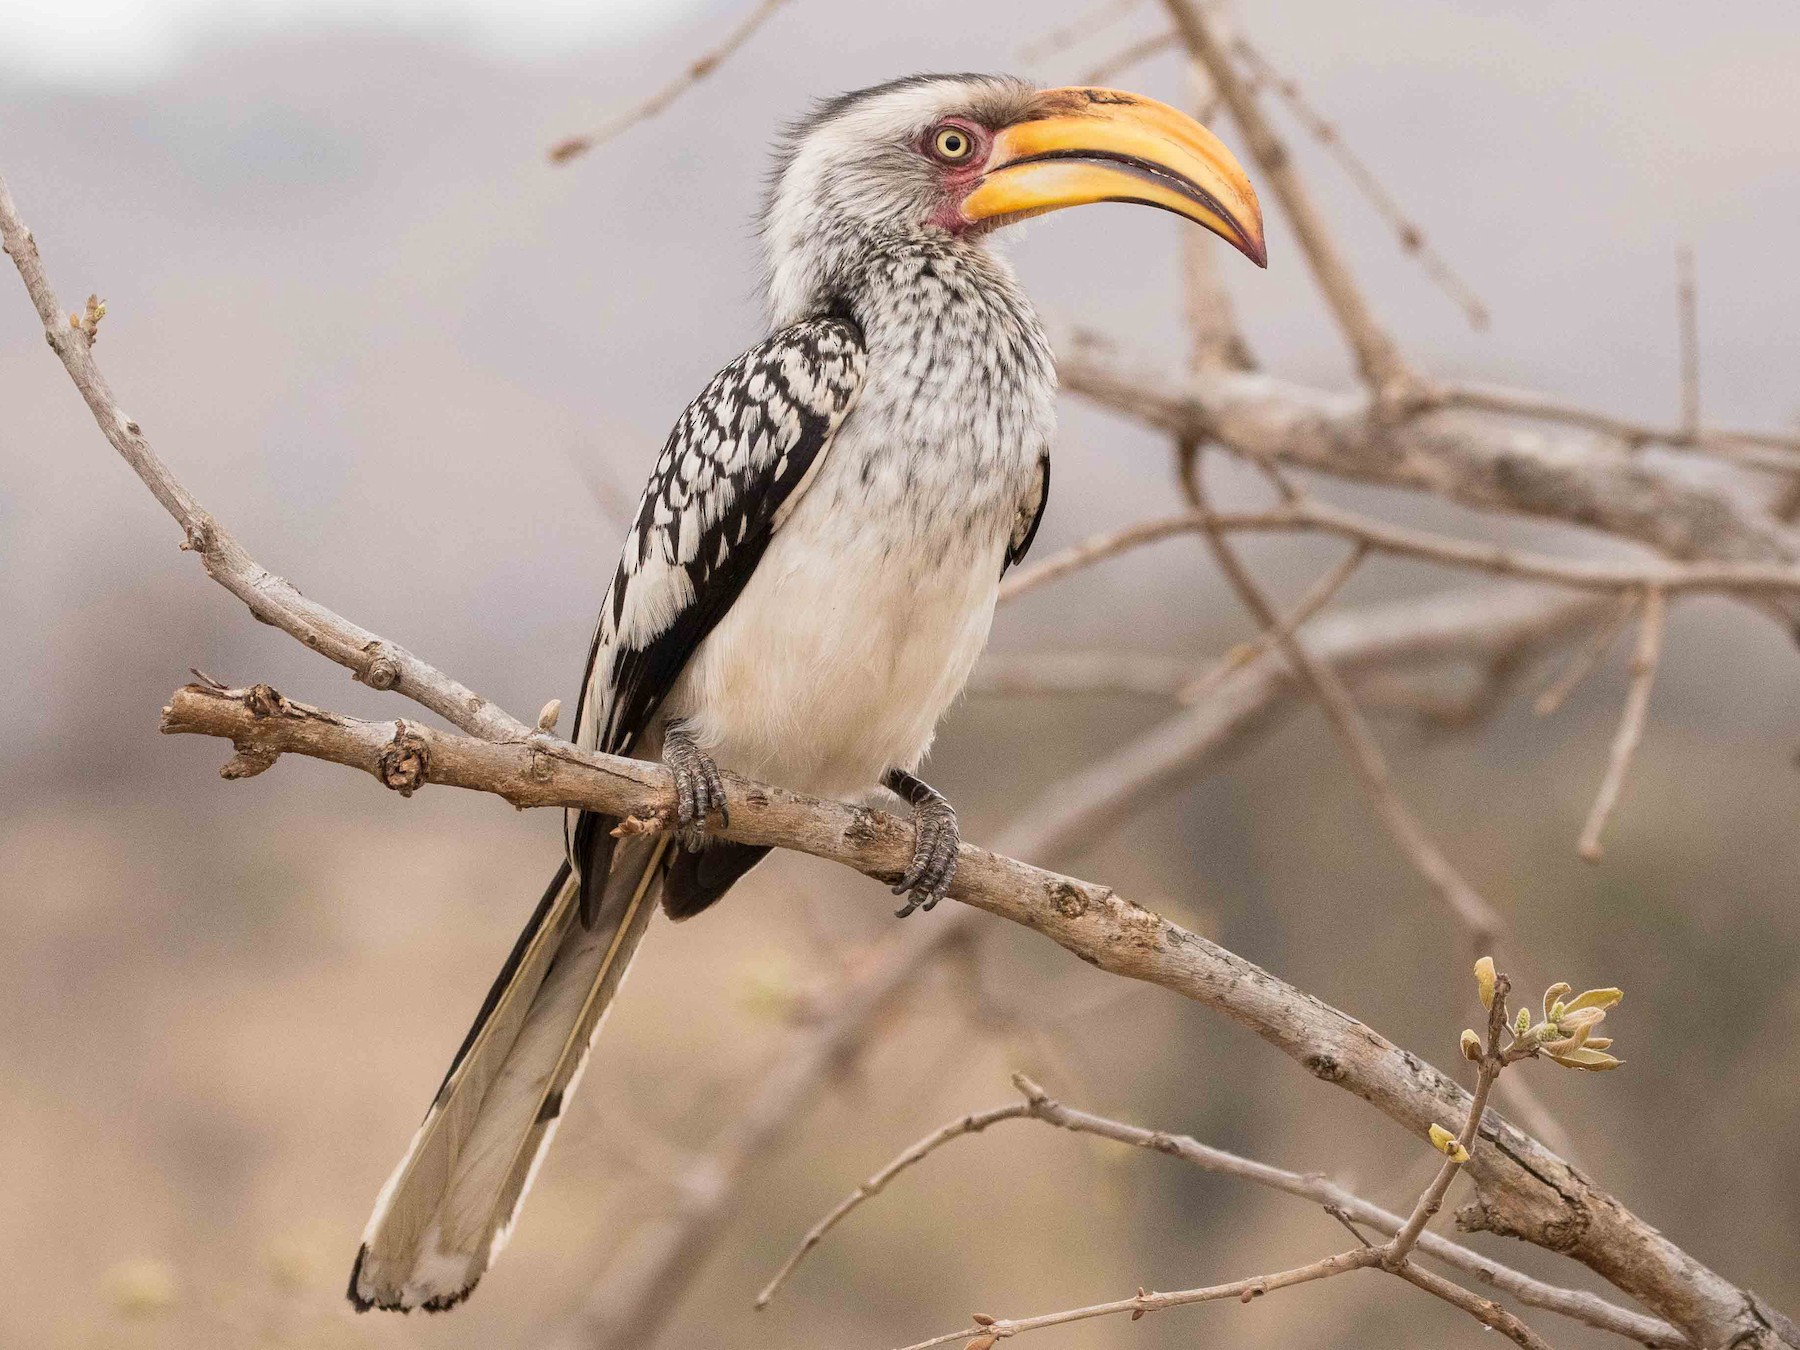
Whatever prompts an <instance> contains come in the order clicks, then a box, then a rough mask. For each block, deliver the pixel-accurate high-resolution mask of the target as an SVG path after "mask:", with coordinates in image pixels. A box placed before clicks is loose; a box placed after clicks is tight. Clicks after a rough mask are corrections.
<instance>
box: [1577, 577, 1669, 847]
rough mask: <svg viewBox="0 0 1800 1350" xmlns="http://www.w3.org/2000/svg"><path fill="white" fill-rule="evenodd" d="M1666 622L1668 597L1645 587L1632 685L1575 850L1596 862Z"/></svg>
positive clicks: (1633, 748) (1645, 709) (1638, 730)
mask: <svg viewBox="0 0 1800 1350" xmlns="http://www.w3.org/2000/svg"><path fill="white" fill-rule="evenodd" d="M1667 622H1668V598H1667V596H1666V595H1665V594H1664V591H1663V588H1662V587H1660V586H1651V587H1648V588H1647V589H1646V590H1645V591H1644V617H1643V618H1641V619H1640V620H1638V638H1637V647H1636V649H1635V650H1634V651H1633V652H1632V654H1631V685H1630V687H1629V688H1628V689H1627V690H1626V691H1625V710H1624V712H1623V713H1622V714H1621V715H1620V717H1619V730H1618V733H1617V734H1616V735H1615V736H1614V737H1613V743H1612V755H1611V757H1610V758H1609V759H1608V760H1607V764H1606V776H1605V777H1604V778H1603V779H1601V781H1600V791H1599V793H1598V795H1597V796H1596V797H1595V798H1594V807H1593V810H1592V811H1590V812H1589V813H1588V818H1587V825H1586V826H1585V827H1584V828H1583V829H1582V831H1581V842H1580V844H1579V846H1578V849H1577V851H1578V852H1579V853H1580V854H1581V856H1582V857H1583V858H1585V859H1586V860H1587V861H1588V862H1599V861H1600V859H1601V856H1602V855H1603V854H1604V852H1605V850H1604V849H1602V848H1601V846H1600V835H1601V832H1602V831H1603V830H1605V829H1606V822H1607V821H1608V820H1609V819H1611V817H1612V813H1613V808H1614V807H1615V806H1617V805H1618V803H1619V792H1620V790H1621V789H1622V788H1623V787H1624V786H1625V775H1626V773H1627V772H1628V771H1629V770H1630V768H1631V759H1632V756H1633V755H1634V754H1636V753H1637V748H1638V742H1640V741H1641V740H1643V738H1644V719H1645V718H1646V717H1647V716H1648V714H1649V711H1650V690H1651V688H1652V687H1653V686H1654V685H1655V684H1656V668H1657V665H1658V663H1660V662H1661V660H1662V647H1663V631H1664V629H1665V627H1666V626H1667Z"/></svg>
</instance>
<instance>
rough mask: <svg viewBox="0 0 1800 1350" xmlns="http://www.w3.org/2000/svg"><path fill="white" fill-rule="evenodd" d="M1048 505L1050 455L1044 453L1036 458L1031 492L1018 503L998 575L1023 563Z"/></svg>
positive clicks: (1003, 574)
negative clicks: (1034, 476) (1017, 511)
mask: <svg viewBox="0 0 1800 1350" xmlns="http://www.w3.org/2000/svg"><path fill="white" fill-rule="evenodd" d="M1049 504H1050V454H1049V452H1048V451H1045V452H1044V453H1043V454H1041V455H1039V456H1038V462H1037V477H1036V478H1034V479H1032V482H1031V491H1030V492H1028V493H1026V494H1025V499H1024V500H1023V501H1021V502H1020V503H1019V514H1018V517H1017V518H1016V519H1015V520H1014V521H1013V532H1012V538H1011V539H1009V540H1008V541H1007V543H1006V561H1005V562H1003V563H1001V564H1000V575H1001V576H1005V575H1006V570H1007V568H1009V567H1017V566H1018V565H1019V564H1020V563H1022V562H1024V561H1025V555H1026V554H1027V553H1029V552H1031V541H1032V540H1034V539H1036V538H1037V532H1038V526H1039V525H1041V524H1042V523H1043V520H1044V508H1045V507H1046V506H1048V505H1049Z"/></svg>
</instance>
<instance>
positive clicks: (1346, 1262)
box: [902, 1247, 1380, 1350]
mask: <svg viewBox="0 0 1800 1350" xmlns="http://www.w3.org/2000/svg"><path fill="white" fill-rule="evenodd" d="M1379 1264H1380V1258H1379V1256H1378V1255H1377V1253H1376V1252H1375V1251H1374V1249H1373V1248H1369V1247H1353V1248H1351V1249H1350V1250H1349V1251H1347V1252H1338V1253H1336V1254H1334V1255H1332V1256H1327V1257H1323V1258H1321V1259H1320V1260H1317V1261H1309V1262H1307V1263H1306V1264H1305V1265H1303V1266H1295V1267H1293V1268H1292V1269H1291V1270H1277V1271H1271V1272H1270V1273H1269V1274H1267V1275H1252V1276H1250V1277H1249V1278H1248V1279H1242V1280H1232V1281H1231V1282H1230V1283H1229V1284H1214V1285H1208V1286H1207V1287H1205V1288H1204V1289H1178V1290H1176V1291H1174V1292H1173V1293H1166V1294H1153V1293H1147V1292H1145V1291H1143V1290H1140V1291H1139V1292H1138V1293H1136V1294H1135V1295H1133V1296H1132V1297H1130V1298H1119V1299H1114V1300H1112V1301H1111V1302H1110V1303H1093V1304H1089V1305H1088V1306H1087V1307H1085V1308H1066V1309H1064V1310H1063V1311H1061V1312H1053V1313H1040V1314H1039V1315H1038V1316H1036V1317H996V1318H991V1319H987V1320H977V1321H976V1322H975V1324H974V1325H973V1326H969V1327H965V1328H963V1329H962V1330H960V1331H947V1332H945V1333H944V1334H943V1335H941V1336H933V1337H931V1338H930V1339H929V1340H923V1341H914V1342H913V1343H912V1344H911V1345H908V1346H903V1347H902V1350H932V1347H933V1346H938V1345H949V1344H950V1343H951V1342H952V1341H968V1342H969V1343H970V1344H971V1345H976V1346H980V1347H981V1350H987V1347H989V1346H992V1345H993V1344H994V1342H995V1341H998V1340H1001V1339H1003V1338H1005V1337H1008V1336H1017V1335H1019V1334H1020V1333H1021V1332H1026V1331H1040V1330H1042V1329H1043V1328H1045V1327H1060V1326H1065V1325H1067V1324H1068V1323H1070V1322H1085V1321H1087V1320H1088V1319H1089V1318H1094V1317H1113V1316H1116V1315H1118V1314H1119V1313H1129V1314H1130V1315H1131V1317H1132V1320H1133V1321H1135V1320H1136V1319H1137V1318H1139V1317H1142V1316H1143V1315H1144V1314H1145V1313H1152V1312H1161V1311H1162V1310H1164V1309H1165V1308H1182V1307H1187V1306H1189V1305H1191V1304H1195V1303H1217V1302H1219V1301H1220V1300H1221V1299H1228V1298H1233V1299H1237V1300H1239V1301H1240V1302H1243V1303H1249V1302H1251V1301H1252V1300H1253V1299H1257V1298H1260V1297H1262V1295H1264V1294H1267V1293H1271V1292H1272V1291H1274V1290H1276V1289H1288V1288H1291V1287H1292V1286H1294V1285H1296V1284H1309V1283H1311V1282H1312V1281H1314V1280H1325V1279H1330V1278H1331V1277H1332V1276H1333V1275H1347V1274H1349V1273H1350V1272H1351V1271H1353V1270H1368V1269H1369V1268H1370V1267H1371V1266H1376V1265H1379ZM990 1337H991V1338H992V1339H989V1338H990Z"/></svg>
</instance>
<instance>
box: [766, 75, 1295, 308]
mask: <svg viewBox="0 0 1800 1350" xmlns="http://www.w3.org/2000/svg"><path fill="white" fill-rule="evenodd" d="M1090 202H1135V203H1138V204H1140V205H1144V206H1157V207H1161V208H1163V209H1164V210H1167V211H1173V212H1174V213H1175V214H1177V215H1180V216H1185V217H1187V218H1188V219H1189V220H1192V221H1194V222H1196V223H1198V224H1200V225H1202V226H1204V227H1205V228H1207V229H1209V230H1211V231H1213V232H1214V233H1215V234H1217V235H1219V236H1221V237H1222V238H1224V239H1225V240H1226V241H1228V242H1229V243H1230V244H1231V245H1232V246H1233V247H1235V248H1236V249H1238V250H1239V251H1240V252H1242V253H1243V254H1244V255H1245V256H1246V257H1248V258H1249V259H1250V260H1251V261H1252V262H1254V263H1256V264H1257V265H1258V266H1259V267H1261V266H1266V265H1267V264H1266V254H1265V252H1264V247H1263V227H1262V212H1261V210H1260V209H1259V208H1258V206H1257V202H1256V191H1255V189H1254V188H1252V187H1251V186H1250V180H1249V178H1248V177H1247V176H1246V175H1245V173H1244V170H1243V168H1242V167H1241V166H1240V165H1239V164H1238V162H1237V160H1236V159H1235V158H1233V157H1232V154H1231V152H1230V151H1229V150H1227V149H1226V148H1225V147H1224V145H1223V144H1221V143H1220V141H1219V139H1218V137H1216V136H1214V135H1213V134H1212V133H1211V132H1210V131H1208V130H1207V129H1206V128H1205V127H1203V126H1201V125H1200V124H1199V123H1198V122H1196V121H1194V120H1193V119H1192V118H1191V117H1188V116H1187V115H1186V114H1184V113H1181V112H1178V111H1177V110H1175V109H1174V108H1171V107H1169V106H1168V105H1167V104H1164V103H1159V102H1157V101H1156V100H1155V99H1151V98H1145V97H1143V96H1142V95H1139V94H1128V93H1124V92H1122V91H1120V90H1117V89H1094V88H1081V87H1076V88H1066V89H1038V88H1035V87H1033V86H1032V85H1030V84H1028V83H1026V82H1024V81H1022V80H1016V79H1011V78H1007V77H1004V76H994V75H915V76H911V77H909V78H907V79H902V80H895V81H893V82H891V83H889V84H883V85H877V86H875V87H874V88H872V89H862V90H858V91H857V92H855V93H851V94H845V95H842V96H841V97H838V98H834V99H830V100H827V101H825V102H823V103H821V104H819V105H818V106H817V107H816V108H814V109H813V111H812V113H811V114H810V115H809V116H807V117H805V118H804V119H802V120H801V121H800V122H799V123H797V124H796V125H795V126H793V127H792V128H790V130H789V134H788V137H787V139H786V141H785V142H784V144H783V145H782V147H781V152H780V155H779V157H778V160H777V163H776V168H775V174H774V178H773V181H772V183H771V186H770V192H769V198H768V202H767V205H766V208H765V211H764V215H763V229H764V233H765V235H766V237H767V241H768V246H769V250H770V258H771V264H772V267H773V270H774V273H775V276H774V278H773V281H774V286H775V289H776V291H777V292H778V293H779V292H780V291H782V290H784V289H791V288H792V287H793V286H794V285H795V284H797V283H799V282H801V280H802V278H801V276H800V275H799V274H800V273H803V272H804V273H816V272H817V271H818V270H819V269H820V268H821V267H827V266H829V265H830V260H831V258H832V256H833V255H834V254H836V253H838V252H840V251H841V250H842V249H844V248H846V247H862V248H866V247H868V246H869V245H870V244H875V243H880V242H885V241H890V240H895V241H904V240H908V239H917V238H922V237H926V238H928V237H937V238H940V239H945V238H950V239H976V238H979V237H980V236H982V235H984V234H986V233H987V232H989V231H991V230H993V229H996V228H998V227H999V226H1002V225H1007V224H1010V223H1012V222H1014V221H1018V220H1023V219H1025V218H1027V217H1029V216H1037V215H1042V214H1044V213H1045V212H1047V211H1055V210H1057V209H1059V208H1061V207H1065V206H1082V205H1086V204H1087V203H1090ZM784 271H787V272H789V273H792V274H794V275H790V276H787V277H785V278H784V276H783V272H784ZM807 279H808V280H810V281H817V280H819V278H818V277H817V276H816V275H815V276H812V277H810V278H807ZM779 307H780V305H779V303H778V308H779Z"/></svg>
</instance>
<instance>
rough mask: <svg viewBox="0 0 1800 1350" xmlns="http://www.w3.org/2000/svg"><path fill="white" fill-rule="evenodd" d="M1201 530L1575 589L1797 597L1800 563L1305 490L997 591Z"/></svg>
mask: <svg viewBox="0 0 1800 1350" xmlns="http://www.w3.org/2000/svg"><path fill="white" fill-rule="evenodd" d="M1208 529H1215V530H1218V531H1220V532H1221V533H1224V534H1242V533H1253V534H1266V533H1274V534H1280V533H1287V532H1294V533H1312V534H1331V535H1337V536H1339V537H1340V538H1343V539H1348V540H1350V541H1351V542H1352V543H1355V544H1358V545H1360V546H1362V547H1364V548H1366V549H1369V550H1372V551H1374V552H1377V553H1390V554H1393V555H1395V556H1396V557H1404V558H1417V559H1420V560H1421V561H1424V562H1435V563H1442V564H1443V565H1444V566H1446V567H1455V568H1458V569H1461V570H1465V571H1470V572H1486V573H1489V574H1491V575H1493V576H1497V577H1506V578H1509V579H1511V580H1514V581H1537V582H1544V583H1546V584H1548V585H1552V586H1566V587H1569V588H1571V589H1574V590H1580V591H1605V592H1614V593H1626V594H1641V593H1642V592H1643V591H1644V589H1645V588H1647V587H1651V586H1654V587H1656V588H1658V589H1659V590H1662V591H1663V592H1665V593H1667V594H1670V595H1676V594H1707V593H1711V594H1718V595H1738V596H1740V597H1757V596H1770V595H1777V594H1786V595H1795V596H1800V565H1795V564H1785V563H1783V564H1770V563H1730V562H1692V563H1678V562H1663V561H1661V560H1650V561H1646V562H1642V563H1613V562H1589V561H1586V560H1583V559H1579V558H1559V557H1556V556H1554V555H1551V554H1548V553H1529V552H1522V551H1520V550H1517V549H1512V548H1508V547H1506V546H1505V545H1502V544H1492V543H1487V542H1484V541H1477V540H1467V539H1458V538H1455V537H1454V536H1451V535H1445V534H1436V533H1433V532H1430V531H1427V530H1415V529H1411V528H1409V527H1407V526H1404V525H1391V524H1389V523H1388V522H1386V521H1383V520H1377V519H1375V518H1374V517H1373V516H1364V515H1360V514H1358V513H1356V512H1353V511H1346V510H1344V509H1343V508H1342V507H1337V506H1332V505H1330V504H1329V503H1326V502H1321V501H1318V500H1316V499H1313V498H1305V499H1302V500H1298V501H1295V502H1292V503H1289V504H1286V505H1283V506H1277V507H1272V508H1270V509H1268V510H1266V511H1214V512H1205V511H1188V512H1184V513H1182V514H1180V515H1173V516H1154V517H1152V518H1150V519H1149V520H1140V521H1136V522H1134V523H1133V524H1130V525H1125V526H1121V527H1120V528H1118V529H1115V530H1103V531H1101V532H1100V533H1098V534H1094V535H1090V536H1089V537H1088V538H1086V539H1083V540H1081V541H1079V542H1078V543H1075V544H1072V545H1070V546H1069V547H1068V548H1067V549H1065V550H1063V551H1062V552H1061V553H1053V554H1051V555H1050V556H1049V557H1048V558H1045V559H1043V560H1042V561H1040V562H1036V563H1030V564H1027V565H1026V566H1023V567H1021V568H1019V569H1018V570H1017V571H1015V572H1014V573H1013V574H1012V575H1011V576H1010V577H1008V578H1007V581H1006V584H1005V585H1004V586H1003V587H1002V588H1001V595H1002V597H1003V598H1004V599H1008V600H1010V599H1014V598H1016V597H1018V596H1020V595H1023V594H1025V593H1026V592H1027V591H1032V590H1036V589H1037V588H1038V587H1039V586H1042V585H1045V584H1046V583H1048V582H1051V581H1055V580H1058V579H1060V578H1061V577H1064V576H1067V575H1068V574H1069V573H1071V572H1075V571H1079V570H1081V569H1082V568H1085V567H1091V566H1093V565H1094V564H1095V563H1098V562H1103V561H1105V560H1106V559H1109V558H1113V557H1117V556H1118V555H1120V554H1122V553H1128V552H1130V551H1132V550H1133V549H1138V548H1143V547H1145V546H1146V545H1149V544H1155V543H1160V542H1161V541H1163V540H1165V539H1174V538H1177V537H1179V536H1181V535H1187V534H1203V533H1205V532H1206V531H1207V530H1208Z"/></svg>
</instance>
